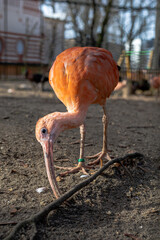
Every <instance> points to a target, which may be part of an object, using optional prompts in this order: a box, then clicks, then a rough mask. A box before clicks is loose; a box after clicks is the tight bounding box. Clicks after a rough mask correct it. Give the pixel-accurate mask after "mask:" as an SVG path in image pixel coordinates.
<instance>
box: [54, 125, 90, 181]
mask: <svg viewBox="0 0 160 240" xmlns="http://www.w3.org/2000/svg"><path fill="white" fill-rule="evenodd" d="M80 136H81V138H80V154H79V159H78V165H77V166H76V167H72V168H71V167H70V168H63V167H59V168H61V169H67V170H68V171H66V172H63V173H60V174H59V175H60V176H61V177H63V176H65V175H68V174H70V173H76V172H79V171H82V172H83V173H84V174H85V175H88V173H87V172H86V170H85V169H90V168H91V167H89V166H86V165H85V162H84V141H85V125H84V124H82V125H81V126H80ZM57 168H58V167H57Z"/></svg>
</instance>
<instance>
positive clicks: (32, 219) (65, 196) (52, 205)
mask: <svg viewBox="0 0 160 240" xmlns="http://www.w3.org/2000/svg"><path fill="white" fill-rule="evenodd" d="M136 157H143V155H142V154H140V153H137V152H135V153H132V154H127V155H125V156H124V157H121V158H116V159H113V160H110V161H109V162H107V163H106V164H105V165H104V166H103V167H102V168H100V169H99V170H98V171H97V172H96V173H95V174H93V175H92V176H90V177H89V178H87V179H86V180H84V181H83V182H81V183H79V184H77V185H76V186H75V187H73V188H72V189H70V190H69V191H68V192H66V193H65V194H63V195H62V196H61V197H60V198H58V199H56V200H55V201H54V202H51V203H50V204H48V205H47V206H46V207H45V208H44V209H42V210H41V211H40V212H38V213H37V214H35V215H33V216H32V217H30V218H29V219H26V220H24V221H21V222H19V223H18V224H17V225H16V226H15V227H14V229H13V230H12V231H11V233H10V234H9V235H8V237H6V238H5V239H4V240H12V239H13V237H14V236H15V235H16V233H17V232H18V230H20V229H21V228H22V227H24V226H25V225H26V224H28V223H33V224H34V225H35V224H36V223H37V222H38V221H40V220H41V219H44V218H45V217H47V215H48V214H49V212H50V211H53V210H54V209H56V208H57V207H59V206H60V205H61V204H62V203H63V202H65V201H66V200H67V199H69V198H70V197H71V196H73V194H75V193H76V192H78V191H79V190H81V189H82V188H84V187H86V186H87V185H88V184H89V183H91V182H92V181H93V180H95V179H96V178H97V177H98V176H99V175H100V174H101V173H102V172H104V170H106V169H107V168H108V167H109V166H111V165H112V164H114V163H119V162H121V161H124V160H125V159H126V158H136Z"/></svg>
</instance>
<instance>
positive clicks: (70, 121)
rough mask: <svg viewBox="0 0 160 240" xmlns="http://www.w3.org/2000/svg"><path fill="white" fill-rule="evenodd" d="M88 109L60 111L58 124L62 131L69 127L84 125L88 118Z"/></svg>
mask: <svg viewBox="0 0 160 240" xmlns="http://www.w3.org/2000/svg"><path fill="white" fill-rule="evenodd" d="M86 113H87V109H83V111H75V112H64V113H62V112H61V113H60V115H59V117H58V125H59V127H60V129H61V131H65V130H67V129H71V128H76V127H79V126H80V125H82V124H83V123H84V121H85V118H86Z"/></svg>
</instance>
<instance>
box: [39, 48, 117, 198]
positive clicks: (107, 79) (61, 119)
mask: <svg viewBox="0 0 160 240" xmlns="http://www.w3.org/2000/svg"><path fill="white" fill-rule="evenodd" d="M118 80H119V71H118V68H117V64H116V62H115V61H114V60H113V57H112V54H111V53H110V52H109V51H107V50H105V49H102V48H96V47H74V48H70V49H67V50H65V51H64V52H62V53H61V54H59V55H58V56H57V58H56V60H55V62H54V63H53V66H52V68H51V70H50V73H49V83H50V85H51V87H52V88H53V90H54V92H55V94H56V95H57V97H58V98H59V99H60V100H61V101H62V102H63V104H64V105H65V106H66V108H67V110H68V111H67V112H64V113H60V112H56V113H51V114H48V115H46V116H45V117H43V118H41V119H39V121H38V122H37V124H36V138H37V140H38V141H39V142H40V143H41V145H42V148H43V152H44V158H45V163H46V169H47V175H48V179H49V182H50V185H51V188H52V190H53V192H54V194H55V196H56V198H58V197H59V196H60V192H59V189H58V185H57V181H56V178H55V173H54V168H53V143H54V142H55V140H56V139H57V137H58V135H59V134H60V132H62V131H64V130H67V129H70V128H76V127H79V126H80V134H81V141H80V158H79V162H78V165H77V167H75V168H70V169H69V170H68V171H67V172H65V173H64V174H62V175H65V174H67V173H71V172H76V171H79V170H82V171H83V172H84V173H86V171H85V169H87V168H90V166H89V164H88V165H85V163H84V137H85V127H84V121H85V117H86V113H87V110H88V107H89V106H90V104H99V105H101V106H102V107H103V110H104V116H103V126H104V127H103V148H102V151H101V152H100V153H99V154H97V155H95V156H97V157H98V158H97V159H96V160H95V161H94V162H93V164H96V163H98V162H99V161H100V159H102V157H106V158H108V160H109V159H110V158H109V156H108V154H107V117H106V110H105V104H106V99H107V98H108V97H109V96H110V94H111V93H112V91H113V90H114V88H115V87H116V85H117V83H118ZM95 156H92V157H95Z"/></svg>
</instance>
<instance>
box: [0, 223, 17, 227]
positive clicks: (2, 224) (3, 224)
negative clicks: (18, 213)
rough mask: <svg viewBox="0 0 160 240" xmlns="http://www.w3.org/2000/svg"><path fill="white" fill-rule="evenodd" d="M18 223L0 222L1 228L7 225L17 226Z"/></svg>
mask: <svg viewBox="0 0 160 240" xmlns="http://www.w3.org/2000/svg"><path fill="white" fill-rule="evenodd" d="M16 224H17V222H0V226H5V225H16Z"/></svg>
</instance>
